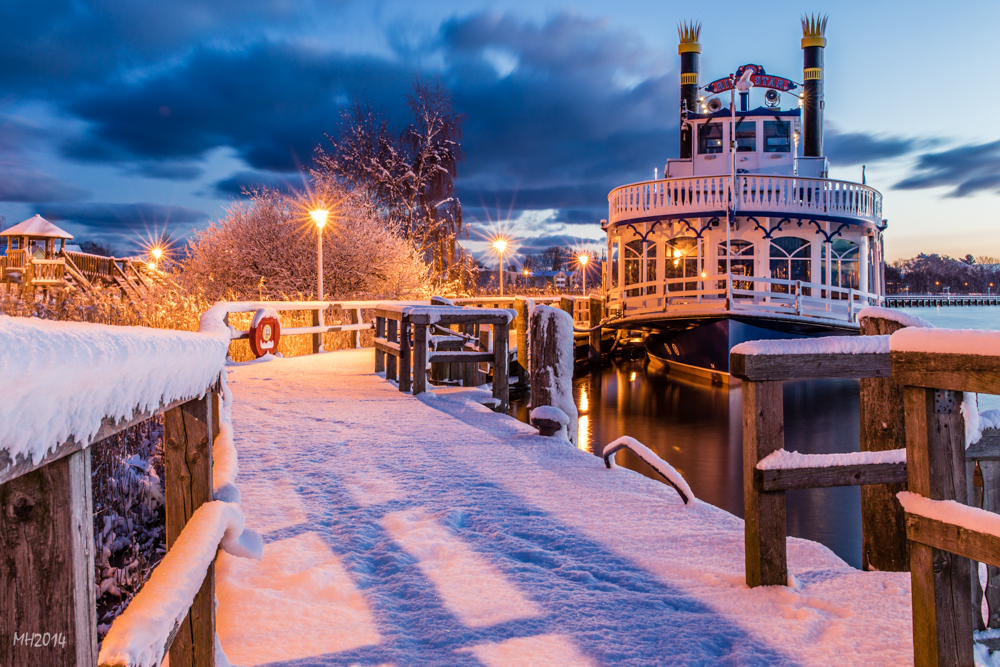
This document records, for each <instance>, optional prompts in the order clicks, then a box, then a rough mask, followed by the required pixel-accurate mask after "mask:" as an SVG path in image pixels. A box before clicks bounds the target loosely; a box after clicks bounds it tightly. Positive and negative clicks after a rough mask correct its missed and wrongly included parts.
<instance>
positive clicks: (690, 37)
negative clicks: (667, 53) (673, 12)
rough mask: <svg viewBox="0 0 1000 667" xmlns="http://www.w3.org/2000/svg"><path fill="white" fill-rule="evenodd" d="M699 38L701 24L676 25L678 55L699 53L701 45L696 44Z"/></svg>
mask: <svg viewBox="0 0 1000 667" xmlns="http://www.w3.org/2000/svg"><path fill="white" fill-rule="evenodd" d="M700 36H701V23H695V22H694V21H691V22H688V23H685V22H683V21H682V22H681V23H678V24H677V37H678V38H679V39H680V44H678V45H677V53H678V55H679V54H681V53H691V52H692V51H693V52H694V53H701V44H699V43H698V38H699V37H700Z"/></svg>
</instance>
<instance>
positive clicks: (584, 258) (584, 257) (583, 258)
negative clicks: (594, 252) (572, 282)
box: [576, 252, 590, 296]
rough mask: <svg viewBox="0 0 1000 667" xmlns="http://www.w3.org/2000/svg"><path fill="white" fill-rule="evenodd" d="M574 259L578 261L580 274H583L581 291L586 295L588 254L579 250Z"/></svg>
mask: <svg viewBox="0 0 1000 667" xmlns="http://www.w3.org/2000/svg"><path fill="white" fill-rule="evenodd" d="M576 261H578V262H580V274H581V275H582V276H583V292H582V294H583V295H584V296H586V295H587V262H589V261H590V255H588V254H587V253H585V252H581V253H580V254H579V255H578V256H577V258H576Z"/></svg>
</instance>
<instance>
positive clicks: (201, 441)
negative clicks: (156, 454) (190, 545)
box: [163, 391, 219, 667]
mask: <svg viewBox="0 0 1000 667" xmlns="http://www.w3.org/2000/svg"><path fill="white" fill-rule="evenodd" d="M214 393H215V392H214V391H211V392H208V393H207V394H206V395H205V396H203V397H202V398H198V399H194V400H191V401H188V402H187V403H184V404H183V405H181V406H179V407H176V408H173V409H171V410H168V411H167V412H166V413H164V416H163V467H164V474H165V479H166V481H167V486H166V500H167V503H166V505H167V550H169V549H170V548H171V547H172V546H173V544H174V542H175V541H176V540H177V537H178V536H179V535H180V534H181V531H182V530H183V529H184V526H185V525H187V522H188V520H189V519H190V518H191V515H192V514H194V511H195V510H196V509H198V507H200V506H201V505H202V504H204V503H207V502H210V501H211V500H212V435H213V434H215V433H216V432H217V430H218V427H216V426H215V422H217V421H218V419H219V414H218V412H217V410H218V406H219V401H218V400H217V399H216V398H215V397H214V396H213V394H214ZM170 664H171V665H173V666H174V667H213V666H214V665H215V566H214V565H212V566H210V567H209V568H208V574H206V575H205V581H204V582H203V583H202V585H201V589H200V590H199V591H198V594H197V595H196V596H195V599H194V602H193V603H192V605H191V609H190V611H189V612H188V615H187V616H186V617H185V618H184V621H183V622H182V623H181V625H180V628H179V629H178V631H177V634H176V636H175V637H174V641H173V644H172V645H171V646H170Z"/></svg>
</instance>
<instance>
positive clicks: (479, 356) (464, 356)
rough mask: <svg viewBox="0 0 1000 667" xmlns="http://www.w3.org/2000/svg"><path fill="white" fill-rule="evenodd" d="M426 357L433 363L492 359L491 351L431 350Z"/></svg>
mask: <svg viewBox="0 0 1000 667" xmlns="http://www.w3.org/2000/svg"><path fill="white" fill-rule="evenodd" d="M428 358H429V359H430V361H431V362H432V363H435V364H449V363H451V364H454V363H463V362H480V361H493V353H492V352H431V353H430V354H428Z"/></svg>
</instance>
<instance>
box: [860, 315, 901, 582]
mask: <svg viewBox="0 0 1000 667" xmlns="http://www.w3.org/2000/svg"><path fill="white" fill-rule="evenodd" d="M901 328H903V325H902V324H900V323H899V322H896V321H894V320H887V319H880V318H872V317H863V318H861V334H862V335H863V336H884V335H890V334H892V333H894V332H896V331H898V330H899V329H901ZM860 413H861V451H862V452H882V451H888V450H891V449H899V448H901V447H905V446H906V418H905V414H904V411H903V388H902V386H900V385H899V384H897V383H896V382H894V381H893V380H892V378H891V377H880V378H861V410H860ZM903 469H904V471H905V469H906V468H905V466H904V468H903ZM905 490H906V477H905V474H904V477H903V479H901V480H898V481H897V483H890V484H876V485H868V486H863V487H861V567H862V569H864V570H866V571H867V570H878V571H881V572H906V571H908V570H909V569H910V554H909V541H908V540H907V539H906V520H905V517H904V515H903V507H902V505H900V504H899V500H897V499H896V494H897V493H899V492H900V491H905Z"/></svg>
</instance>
